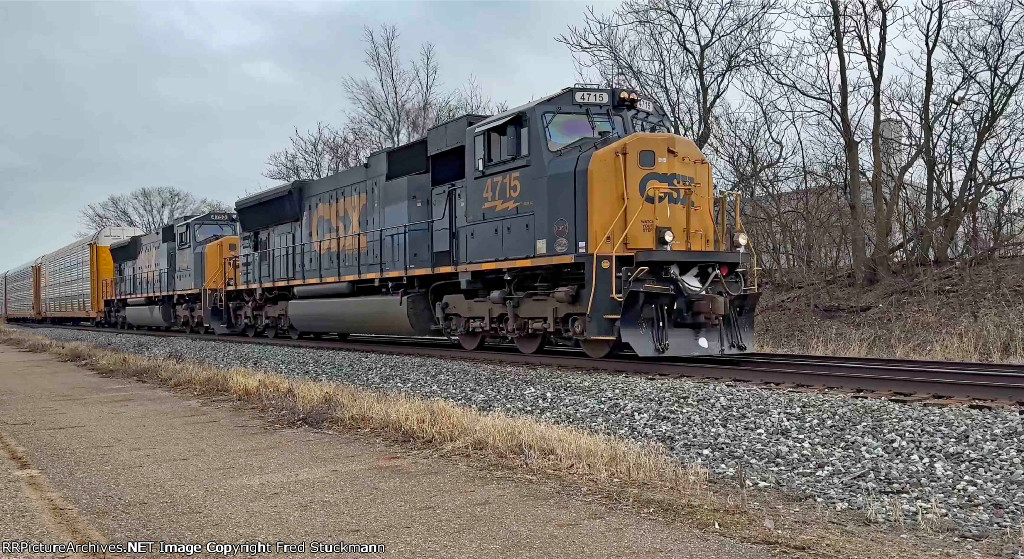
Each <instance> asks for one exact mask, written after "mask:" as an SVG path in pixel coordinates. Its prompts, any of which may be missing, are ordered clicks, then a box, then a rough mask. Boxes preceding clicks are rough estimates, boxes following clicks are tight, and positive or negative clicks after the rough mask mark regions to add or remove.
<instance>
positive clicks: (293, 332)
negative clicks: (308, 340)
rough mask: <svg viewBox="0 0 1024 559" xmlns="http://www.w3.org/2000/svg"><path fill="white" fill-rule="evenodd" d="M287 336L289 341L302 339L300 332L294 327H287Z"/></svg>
mask: <svg viewBox="0 0 1024 559" xmlns="http://www.w3.org/2000/svg"><path fill="white" fill-rule="evenodd" d="M288 336H290V337H291V339H293V340H297V339H299V338H301V337H302V332H299V329H298V328H296V327H294V326H289V327H288Z"/></svg>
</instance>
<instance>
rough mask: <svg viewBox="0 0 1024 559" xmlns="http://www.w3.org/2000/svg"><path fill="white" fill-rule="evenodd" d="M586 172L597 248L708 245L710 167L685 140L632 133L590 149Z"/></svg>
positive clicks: (711, 234)
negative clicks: (588, 167)
mask: <svg viewBox="0 0 1024 559" xmlns="http://www.w3.org/2000/svg"><path fill="white" fill-rule="evenodd" d="M589 174H590V176H591V177H593V179H592V180H591V181H590V185H591V188H592V191H591V193H590V199H591V200H590V212H591V213H590V215H591V217H592V219H591V239H590V242H591V245H590V246H592V247H597V250H598V251H600V252H606V251H607V250H609V249H611V250H613V251H615V252H619V251H623V250H624V251H626V252H635V251H638V250H689V251H705V250H713V243H714V240H715V234H714V221H713V212H712V205H713V198H712V196H713V194H712V193H713V186H712V179H711V166H710V165H709V164H708V161H707V160H706V159H705V158H704V155H703V154H702V153H701V152H700V150H699V149H698V148H697V146H696V144H694V143H693V142H692V141H691V140H688V139H686V138H683V137H680V136H676V135H674V134H656V133H639V134H633V135H631V136H628V137H626V138H624V139H622V140H620V141H618V142H616V143H615V144H612V145H610V146H608V147H606V148H604V149H602V150H600V151H599V152H598V153H596V154H595V155H594V157H593V159H592V160H591V167H590V170H589ZM597 177H601V178H602V179H603V180H594V179H597ZM608 177H614V179H613V180H611V181H609V180H608V179H607V178H608ZM609 201H612V202H611V203H609ZM615 202H618V203H617V204H616V203H615ZM605 231H607V233H605ZM595 242H596V243H598V244H594V243H595Z"/></svg>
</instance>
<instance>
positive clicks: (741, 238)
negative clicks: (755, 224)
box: [733, 232, 750, 250]
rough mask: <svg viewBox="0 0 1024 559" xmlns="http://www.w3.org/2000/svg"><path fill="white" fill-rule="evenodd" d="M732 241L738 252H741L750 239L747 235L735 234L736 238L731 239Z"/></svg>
mask: <svg viewBox="0 0 1024 559" xmlns="http://www.w3.org/2000/svg"><path fill="white" fill-rule="evenodd" d="M733 240H735V241H736V244H737V245H739V247H740V250H743V249H744V248H745V247H746V246H747V243H748V242H750V238H749V237H747V234H746V233H743V232H740V233H736V236H735V237H733Z"/></svg>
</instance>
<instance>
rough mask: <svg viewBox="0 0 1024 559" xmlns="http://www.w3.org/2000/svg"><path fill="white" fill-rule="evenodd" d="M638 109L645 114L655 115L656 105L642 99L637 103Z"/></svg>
mask: <svg viewBox="0 0 1024 559" xmlns="http://www.w3.org/2000/svg"><path fill="white" fill-rule="evenodd" d="M636 108H638V109H640V110H641V111H644V112H648V113H653V112H654V103H652V102H651V101H648V100H647V99H640V100H639V101H637V102H636Z"/></svg>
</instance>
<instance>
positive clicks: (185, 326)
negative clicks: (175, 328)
mask: <svg viewBox="0 0 1024 559" xmlns="http://www.w3.org/2000/svg"><path fill="white" fill-rule="evenodd" d="M181 329H182V330H184V331H185V333H186V334H191V333H192V332H193V331H195V328H193V327H192V321H191V320H189V319H187V318H186V319H184V320H182V321H181Z"/></svg>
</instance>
